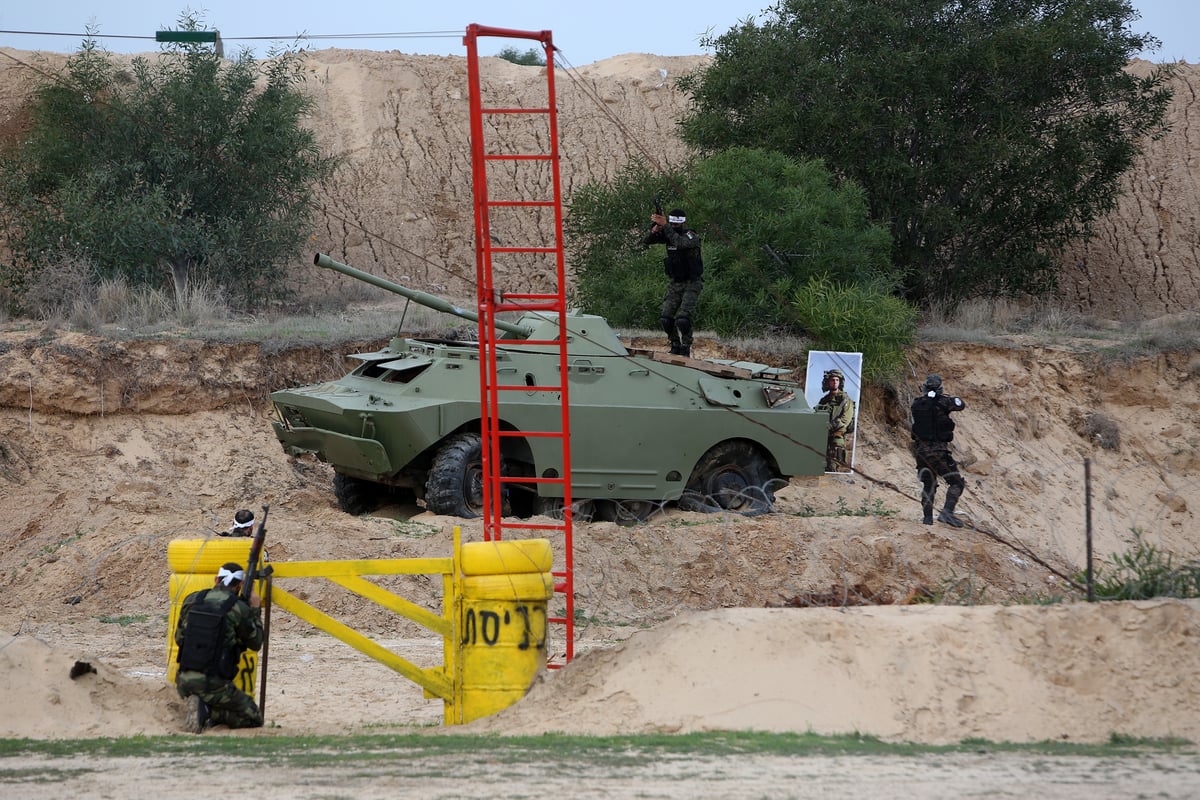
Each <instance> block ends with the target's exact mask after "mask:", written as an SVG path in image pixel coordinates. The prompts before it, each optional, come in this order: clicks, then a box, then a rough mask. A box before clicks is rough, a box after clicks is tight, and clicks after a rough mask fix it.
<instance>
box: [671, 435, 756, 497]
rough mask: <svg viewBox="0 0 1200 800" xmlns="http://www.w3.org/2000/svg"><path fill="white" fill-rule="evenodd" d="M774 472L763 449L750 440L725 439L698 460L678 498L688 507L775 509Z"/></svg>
mask: <svg viewBox="0 0 1200 800" xmlns="http://www.w3.org/2000/svg"><path fill="white" fill-rule="evenodd" d="M775 480H776V478H775V475H774V473H773V472H772V471H771V465H770V464H768V463H767V459H766V458H765V457H764V456H763V455H762V453H761V451H759V449H758V448H757V447H756V446H754V445H753V444H751V443H749V442H722V443H721V444H718V445H716V446H715V447H713V448H712V449H710V450H709V451H708V452H707V453H705V454H704V456H703V457H702V458H701V459H700V461H699V462H697V463H696V468H695V469H693V470H692V476H691V478H689V479H688V484H687V489H686V490H685V491H684V493H683V496H682V497H681V498H680V499H679V507H680V508H682V509H684V510H685V511H704V512H713V511H722V510H724V511H736V512H738V513H740V514H748V515H752V514H765V513H767V512H769V511H772V510H773V509H774V504H775V493H774V491H773V490H772V486H773V484H774V483H775Z"/></svg>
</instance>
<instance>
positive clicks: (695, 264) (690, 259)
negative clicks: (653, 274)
mask: <svg viewBox="0 0 1200 800" xmlns="http://www.w3.org/2000/svg"><path fill="white" fill-rule="evenodd" d="M689 230H690V229H689ZM686 232H687V231H685V233H686ZM663 269H665V270H666V273H667V277H668V278H670V279H671V280H675V281H690V280H695V279H696V278H699V277H700V276H702V275H703V274H704V259H703V258H701V257H700V248H699V247H694V248H691V249H687V250H684V249H682V248H679V247H673V246H672V245H671V244H667V257H666V258H664V259H663Z"/></svg>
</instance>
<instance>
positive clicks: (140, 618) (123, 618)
mask: <svg viewBox="0 0 1200 800" xmlns="http://www.w3.org/2000/svg"><path fill="white" fill-rule="evenodd" d="M99 619H100V621H101V622H103V623H106V624H115V625H120V626H121V627H122V628H124V627H125V626H126V625H134V624H137V623H139V622H145V621H147V620H148V619H150V617H149V616H148V615H146V614H122V615H120V616H119V617H111V616H104V617H100V618H99Z"/></svg>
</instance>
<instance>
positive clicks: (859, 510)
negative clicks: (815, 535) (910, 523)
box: [790, 495, 900, 517]
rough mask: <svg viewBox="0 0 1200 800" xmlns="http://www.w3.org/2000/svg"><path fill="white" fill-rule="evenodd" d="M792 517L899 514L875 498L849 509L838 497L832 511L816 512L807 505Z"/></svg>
mask: <svg viewBox="0 0 1200 800" xmlns="http://www.w3.org/2000/svg"><path fill="white" fill-rule="evenodd" d="M790 513H791V515H792V516H793V517H894V516H896V515H897V514H899V513H900V512H899V511H897V510H896V509H894V508H888V507H887V506H885V505H884V504H883V501H882V500H880V499H879V498H876V499H874V500H872V501H870V502H867V501H866V500H863V501H862V502H860V503H859V504H858V505H857V506H856V507H854V508H851V507H850V504H849V503H847V502H846V498H844V497H842V496H841V495H838V499H837V504H836V506H835V507H834V509H833V510H832V511H818V510H817V509H816V508H814V507H812V506H810V505H808V504H807V503H806V504H805V505H804V507H803V508H801V509H800V510H799V511H792V512H790Z"/></svg>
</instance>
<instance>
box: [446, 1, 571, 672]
mask: <svg viewBox="0 0 1200 800" xmlns="http://www.w3.org/2000/svg"><path fill="white" fill-rule="evenodd" d="M480 37H500V38H508V39H528V40H533V41H537V42H540V43H541V45H542V48H543V50H544V51H545V53H546V67H545V74H546V84H547V89H546V105H545V106H544V107H537V108H512V107H505V108H496V107H486V106H484V105H483V97H482V86H481V82H480V72H479V67H480V65H479V50H478V39H479V38H480ZM463 44H465V45H466V47H467V79H468V83H469V87H468V92H469V94H470V110H471V111H470V113H471V177H472V183H473V186H474V201H475V203H474V204H475V279H476V289H477V294H478V313H479V385H480V421H481V436H482V439H483V537H484V539H485V540H487V541H492V540H499V539H502V538H504V531H505V529H507V528H511V529H525V530H541V531H548V532H553V531H561V532H562V534H563V549H564V566H563V568H562V569H561V570H554V571H553V574H554V578H555V583H554V591H555V593H556V594H562V595H563V596H564V600H565V612H564V614H563V615H562V616H549V617H548V619H547V621H548V622H549V623H551V624H561V625H564V626H565V637H566V644H565V647H564V649H563V654H564V662H563V663H556V662H555V660H554V658H553V657H552V656H551V657H548V663H547V666H549V667H550V668H552V669H553V668H557V667H561V666H563V664H565V663H566V662H569V661H570V660H571V659H572V658H573V657H574V654H575V624H574V617H575V578H574V553H573V524H572V516H573V513H572V509H571V503H572V498H571V427H570V397H569V394H570V393H569V388H568V382H569V381H568V375H569V372H568V369H567V365H568V362H567V340H568V335H567V319H566V318H567V301H566V280H565V263H566V259H565V255H564V249H563V233H562V221H563V214H562V184H561V180H560V176H559V149H558V112H557V104H556V99H555V91H554V49H555V48H554V43H553V41H552V37H551V33H550V31H520V30H510V29H506V28H492V27H487V26H484V25H468V26H467V30H466V35H465V36H464V37H463ZM512 115H517V116H525V117H533V116H537V117H542V118H544V119H545V120H546V121H547V124H548V125H549V137H548V142H549V148H548V152H544V153H528V152H505V151H503V149H500V148H503V146H504V143H503V142H499V145H500V148H498V149H495V150H493V149H492V148H489V146H488V141H487V137H486V136H485V133H486V126H485V120H486V119H489V118H493V117H501V116H512ZM495 138H496V139H499V138H500V134H499V133H496V135H495ZM517 161H543V162H548V163H549V166H550V183H551V185H550V186H549V187H548V188H549V192H550V197H548V198H546V197H540V198H537V199H519V198H516V197H509V198H505V199H496V200H493V199H492V198H491V197H490V196H489V195H490V187H491V184H489V182H488V174H489V173H488V168H489V166H490V165H493V164H496V163H500V162H517ZM516 188H517V189H518V190H519V189H520V188H521V187H516ZM537 188H538V189H545V188H547V187H537ZM494 208H507V209H533V210H536V209H546V208H548V209H550V210H551V211H552V212H553V215H554V225H553V237H554V240H553V243H552V244H530V245H515V246H509V245H497V243H496V242H495V240H493V238H492V228H491V211H492V209H494ZM509 253H531V254H538V255H539V256H541V257H545V258H553V259H554V275H555V290H554V291H553V292H551V293H511V292H510V293H504V294H501V293H498V292H497V290H496V287H495V284H494V283H493V269H492V267H493V257H494V256H496V255H504V254H509ZM505 311H541V312H547V313H551V314H555V315H557V320H558V335H557V336H556V337H555V338H553V339H539V340H533V339H501V338H500V335H499V333H500V332H499V330H498V329H497V328H496V324H495V323H496V319H497V317H496V315H497V314H498V313H501V312H505ZM546 346H552V347H556V348H557V350H558V381H557V383H555V384H554V385H546V386H528V385H526V384H525V383H523V382H515V383H502V382H500V381H499V380H498V378H497V370H496V360H497V359H496V355H497V350H498V348H500V347H503V349H505V350H510V349H514V348H520V347H546ZM510 391H520V392H526V393H531V394H534V393H539V392H542V393H548V394H551V395H556V396H557V403H558V406H559V412H560V413H559V414H558V415H557V416H558V427H557V429H554V428H550V429H548V430H540V431H528V430H522V431H514V430H506V429H504V428H503V427H502V425H501V410H502V406H501V396H502V395H503V394H504V393H506V392H510ZM508 437H514V438H549V439H554V440H556V441H558V442H559V443H560V444H561V448H562V449H561V470H559V472H558V474H557V475H550V474H545V473H544V474H542V475H536V476H533V477H519V478H509V477H506V476H505V475H502V474H501V466H502V461H501V457H500V453H501V442H502V440H504V439H505V438H508ZM516 482H520V483H533V484H535V485H541V484H559V485H561V488H562V497H563V519H562V521H561V523H557V524H540V523H531V522H520V521H516V520H509V521H505V520H504V517H503V514H502V508H503V505H504V492H505V484H506V483H516ZM547 651H549V647H547Z"/></svg>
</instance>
